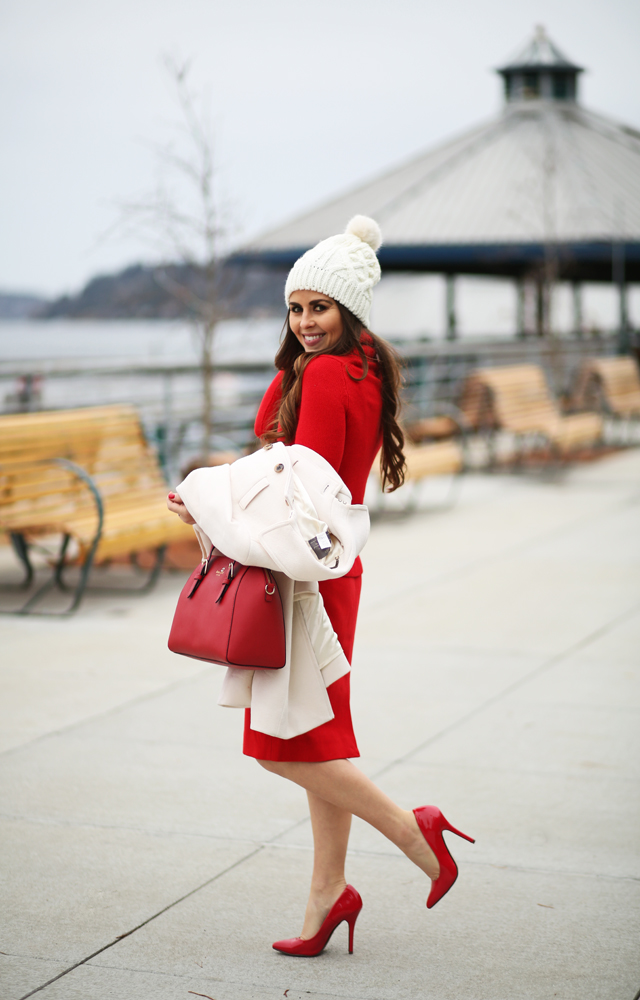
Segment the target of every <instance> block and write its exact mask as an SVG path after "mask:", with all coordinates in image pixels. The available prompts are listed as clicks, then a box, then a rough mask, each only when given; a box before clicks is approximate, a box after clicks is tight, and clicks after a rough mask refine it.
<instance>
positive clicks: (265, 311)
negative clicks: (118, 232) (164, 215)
mask: <svg viewBox="0 0 640 1000" xmlns="http://www.w3.org/2000/svg"><path fill="white" fill-rule="evenodd" d="M286 276H287V271H286V270H283V271H279V270H274V269H269V268H265V267H249V268H243V267H240V266H239V265H237V264H236V265H233V266H231V265H228V264H227V265H225V266H224V267H223V268H222V271H221V277H220V294H221V298H222V301H223V302H224V305H225V311H226V313H227V315H228V316H230V317H234V316H270V315H280V314H281V313H282V312H283V310H284V300H283V290H284V282H285V279H286ZM172 283H179V284H180V285H181V286H187V287H188V288H189V289H191V290H192V291H193V292H194V293H195V294H196V295H203V292H204V279H203V274H202V271H200V270H199V269H198V268H195V267H192V266H189V265H184V264H168V265H165V266H148V265H144V264H135V265H133V266H131V267H127V268H125V270H124V271H120V272H119V273H118V274H109V275H101V276H99V277H96V278H92V279H91V281H89V282H88V284H87V285H86V286H85V287H84V288H83V289H82V291H81V292H79V293H78V295H73V296H69V295H65V296H63V297H62V298H59V299H56V300H55V301H53V302H49V303H45V304H41V307H40V309H39V312H38V315H39V316H41V317H42V318H44V319H53V318H56V317H74V318H83V319H180V318H185V317H188V316H189V315H190V309H189V308H188V306H187V305H186V304H185V303H184V302H183V301H181V300H180V299H179V298H177V297H176V296H175V295H173V294H172V293H171V291H169V290H168V287H169V288H170V287H171V285H172Z"/></svg>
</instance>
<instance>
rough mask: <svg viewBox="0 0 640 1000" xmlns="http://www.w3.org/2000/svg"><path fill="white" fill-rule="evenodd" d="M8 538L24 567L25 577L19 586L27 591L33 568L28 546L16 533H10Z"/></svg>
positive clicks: (31, 579) (31, 581)
mask: <svg viewBox="0 0 640 1000" xmlns="http://www.w3.org/2000/svg"><path fill="white" fill-rule="evenodd" d="M9 537H10V539H11V547H12V548H13V551H14V552H15V554H16V555H17V557H18V559H19V560H20V562H21V563H22V565H23V566H24V574H25V575H24V580H23V581H22V583H21V584H20V586H21V587H24V589H25V590H27V589H28V588H29V587H30V586H31V584H32V583H33V566H32V564H31V559H30V558H29V545H28V543H27V540H26V539H25V537H24V535H21V534H19V533H18V532H17V531H12V532H11V534H10V536H9Z"/></svg>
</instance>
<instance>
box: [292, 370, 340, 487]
mask: <svg viewBox="0 0 640 1000" xmlns="http://www.w3.org/2000/svg"><path fill="white" fill-rule="evenodd" d="M344 369H345V366H344V363H343V361H342V359H341V358H337V357H331V356H330V355H320V357H318V358H314V359H313V361H310V362H309V364H308V365H307V367H306V368H305V371H304V374H303V376H302V395H301V398H300V410H299V413H298V427H297V430H296V439H295V444H302V445H305V447H307V448H311V449H312V450H313V451H315V452H317V453H318V455H322V457H323V458H324V459H326V460H327V462H328V463H329V465H331V466H332V467H333V468H334V469H335V470H336V472H337V471H338V470H339V468H340V465H341V464H342V455H343V453H344V444H345V437H346V432H347V387H346V385H345V378H346V375H345V370H344Z"/></svg>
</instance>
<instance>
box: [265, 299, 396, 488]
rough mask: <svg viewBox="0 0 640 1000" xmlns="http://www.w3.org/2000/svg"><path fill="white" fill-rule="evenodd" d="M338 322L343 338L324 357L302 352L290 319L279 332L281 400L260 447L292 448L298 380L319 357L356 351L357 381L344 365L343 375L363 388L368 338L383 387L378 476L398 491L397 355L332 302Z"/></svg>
mask: <svg viewBox="0 0 640 1000" xmlns="http://www.w3.org/2000/svg"><path fill="white" fill-rule="evenodd" d="M336 305H337V306H338V309H339V310H340V315H341V316H342V336H341V337H340V339H339V340H338V342H337V343H336V344H334V346H333V347H331V348H329V349H327V350H326V351H322V350H320V351H313V352H307V351H305V349H304V347H303V346H302V344H301V343H300V341H299V340H298V338H297V337H296V335H295V334H294V332H293V330H292V329H291V325H290V323H289V314H288V313H287V318H286V320H285V324H284V326H283V328H282V342H281V344H280V347H279V349H278V353H277V354H276V357H275V365H276V368H278V369H279V370H280V371H282V372H283V373H284V374H283V378H282V398H281V401H280V406H279V408H278V411H277V413H274V414H273V427H272V429H271V430H270V431H268V432H267V433H266V434H264V435H263V436H262V440H263V441H264V442H272V441H276V440H284V441H285V443H286V444H292V443H293V441H294V439H295V435H296V428H297V426H298V411H299V408H300V397H301V395H302V376H303V373H304V370H305V368H306V367H307V365H308V364H310V363H311V362H312V361H313V359H314V358H315V357H317V356H318V355H320V354H333V355H337V356H338V357H340V356H342V357H344V355H346V354H351V353H352V352H353V351H356V352H357V353H358V354H359V356H360V360H361V362H362V369H363V371H362V375H361V376H360V377H357V376H356V375H353V374H352V372H351V371H350V369H349V366H348V365H347V369H346V370H347V375H348V376H349V378H351V379H353V381H354V382H362V380H363V379H365V378H366V377H367V373H368V371H369V359H368V358H367V355H366V354H365V352H364V350H363V349H362V344H361V343H360V339H361V337H362V334H363V333H364V332H366V333H367V335H368V337H370V338H371V343H372V346H373V348H374V350H375V352H376V360H377V362H378V370H379V372H380V381H381V384H382V414H381V418H380V424H381V431H382V451H381V457H380V471H381V476H382V489H383V490H384V491H385V492H386V493H393V491H394V490H397V489H398V488H399V487H400V486H402V484H403V482H404V475H405V458H404V451H403V449H404V434H403V433H402V428H401V427H400V425H399V423H398V415H399V412H400V387H401V385H402V370H401V368H402V363H401V360H400V356H399V355H398V353H397V351H395V350H394V349H393V347H391V345H390V344H388V343H387V342H386V341H385V340H383V339H382V338H381V337H376V335H375V334H373V333H371V331H370V330H365V327H364V325H363V323H361V321H360V320H359V319H358V318H357V317H356V316H354V315H353V313H352V312H350V311H349V309H347V308H345V306H343V305H341V304H340V303H339V302H336Z"/></svg>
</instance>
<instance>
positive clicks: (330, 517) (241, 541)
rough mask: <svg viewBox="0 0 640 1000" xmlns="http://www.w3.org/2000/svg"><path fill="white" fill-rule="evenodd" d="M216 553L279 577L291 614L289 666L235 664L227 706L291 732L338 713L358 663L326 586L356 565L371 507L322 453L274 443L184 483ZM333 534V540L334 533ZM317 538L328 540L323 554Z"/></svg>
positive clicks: (205, 541) (265, 728)
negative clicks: (339, 694)
mask: <svg viewBox="0 0 640 1000" xmlns="http://www.w3.org/2000/svg"><path fill="white" fill-rule="evenodd" d="M178 493H179V494H180V497H181V499H182V500H183V502H184V504H185V506H186V508H187V510H188V511H189V513H190V514H191V516H192V517H193V518H194V520H195V522H196V526H195V529H196V535H197V536H198V539H199V541H200V545H201V547H202V548H203V551H204V552H205V554H206V555H208V554H209V551H210V548H211V545H213V546H214V547H215V548H216V549H217V550H218V551H220V552H221V553H224V555H225V556H228V557H229V558H231V559H236V560H237V561H238V562H240V563H243V564H244V565H245V566H264V567H265V568H267V569H270V570H271V571H272V572H273V573H274V575H275V578H276V580H277V583H278V587H279V589H280V594H281V596H282V604H283V611H284V620H285V634H286V649H287V657H286V663H285V666H284V668H283V669H282V670H245V669H242V668H234V667H229V668H228V669H227V672H226V674H225V677H224V680H223V684H222V691H221V694H220V699H219V704H221V705H225V706H228V707H232V708H245V707H251V727H252V729H255V730H257V731H258V732H263V733H266V734H267V735H269V736H277V737H279V738H280V739H291V738H292V737H294V736H298V735H300V734H301V733H305V732H308V731H309V730H310V729H315V728H316V726H320V725H322V724H323V723H325V722H328V721H329V720H330V719H332V718H333V710H332V708H331V703H330V701H329V696H328V694H327V687H328V686H329V685H330V684H332V683H333V682H334V681H336V680H338V679H339V678H340V677H342V676H344V674H346V673H348V672H349V670H350V667H349V662H348V660H347V658H346V656H345V655H344V652H343V651H342V647H341V646H340V643H339V641H338V637H337V636H336V634H335V632H334V631H333V628H332V626H331V622H330V621H329V617H328V615H327V613H326V611H325V609H324V604H323V602H322V597H321V595H320V593H319V590H318V581H320V580H330V579H336V578H337V577H340V576H344V575H345V574H346V573H348V572H349V570H350V569H351V567H352V566H353V563H354V561H355V559H356V557H357V556H358V555H359V553H360V552H361V550H362V548H363V547H364V544H365V542H366V540H367V538H368V535H369V514H368V510H367V508H366V507H365V506H364V505H362V504H352V503H351V493H350V492H349V490H348V489H347V487H346V486H345V484H344V483H343V481H342V479H341V478H340V476H338V474H337V473H336V472H335V470H334V469H333V468H332V467H331V466H330V465H329V463H328V462H327V461H325V459H324V458H322V456H320V455H318V454H316V452H314V451H312V450H311V449H310V448H306V447H304V446H303V445H291V446H286V445H284V444H282V443H277V444H274V445H267V446H266V447H265V448H262V449H261V450H260V451H258V452H255V453H254V454H253V455H248V456H246V457H245V458H241V459H238V460H237V461H236V462H234V463H233V464H232V465H221V466H217V467H214V468H206V469H196V470H195V471H194V472H191V473H190V474H189V475H188V476H187V478H186V479H185V480H184V481H183V482H182V483H180V485H179V486H178ZM327 536H328V537H327ZM310 539H316V540H319V541H320V545H321V546H324V548H321V549H320V550H318V547H317V545H316V551H317V552H318V554H316V551H314V548H312V547H311V545H310V544H309V540H310Z"/></svg>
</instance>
